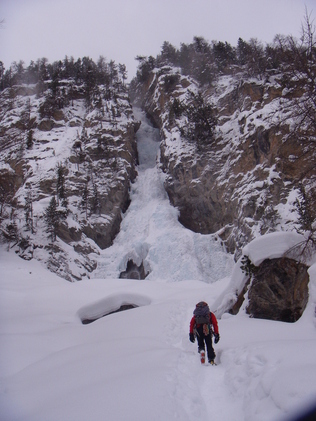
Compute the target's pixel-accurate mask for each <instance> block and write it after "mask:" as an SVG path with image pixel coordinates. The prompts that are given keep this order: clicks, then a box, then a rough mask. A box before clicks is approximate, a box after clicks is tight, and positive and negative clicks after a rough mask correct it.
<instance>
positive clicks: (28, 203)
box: [24, 190, 34, 234]
mask: <svg viewBox="0 0 316 421" xmlns="http://www.w3.org/2000/svg"><path fill="white" fill-rule="evenodd" d="M24 215H25V224H26V229H27V230H28V231H31V232H32V234H34V226H33V199H32V191H31V190H28V191H27V193H26V196H25V206H24Z"/></svg>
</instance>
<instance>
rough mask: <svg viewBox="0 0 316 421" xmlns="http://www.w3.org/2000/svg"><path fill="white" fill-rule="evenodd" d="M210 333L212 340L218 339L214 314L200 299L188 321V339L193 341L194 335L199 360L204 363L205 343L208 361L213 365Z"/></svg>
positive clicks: (213, 358) (216, 341)
mask: <svg viewBox="0 0 316 421" xmlns="http://www.w3.org/2000/svg"><path fill="white" fill-rule="evenodd" d="M212 335H214V342H215V343H216V344H217V343H218V341H219V338H220V336H219V332H218V325H217V320H216V317H215V315H214V314H213V313H212V312H211V311H210V309H209V306H208V304H207V303H206V302H204V301H201V302H199V303H197V304H196V307H195V309H194V311H193V317H192V319H191V322H190V334H189V339H190V341H191V342H192V343H194V342H195V337H196V338H197V343H198V352H199V353H200V356H201V362H202V363H204V360H203V359H204V358H205V357H204V356H205V344H206V349H207V357H208V362H209V363H210V364H211V365H215V361H214V360H215V357H216V354H215V352H214V349H213V345H212Z"/></svg>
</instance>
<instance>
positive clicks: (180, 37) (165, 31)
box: [0, 0, 316, 78]
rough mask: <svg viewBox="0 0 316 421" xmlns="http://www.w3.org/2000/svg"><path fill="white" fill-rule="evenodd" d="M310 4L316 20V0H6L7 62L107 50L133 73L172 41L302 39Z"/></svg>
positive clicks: (0, 36) (1, 3)
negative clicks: (146, 57)
mask: <svg viewBox="0 0 316 421" xmlns="http://www.w3.org/2000/svg"><path fill="white" fill-rule="evenodd" d="M305 5H306V7H307V9H308V11H309V12H312V16H313V17H315V14H316V0H0V20H2V19H4V20H5V23H4V25H2V28H1V29H0V60H1V61H2V62H3V63H4V65H5V67H6V68H8V67H9V66H10V64H11V63H12V62H13V61H19V60H23V61H24V62H25V64H26V65H28V64H29V62H30V60H36V59H38V58H41V57H47V58H48V59H49V61H54V60H59V59H63V58H64V57H65V55H68V56H73V57H74V58H75V59H77V58H78V57H83V56H89V57H91V58H93V59H94V60H96V59H97V58H98V57H99V56H100V55H103V56H104V57H106V59H107V60H111V59H113V60H115V61H116V62H117V63H124V64H126V66H127V69H128V71H129V78H132V77H133V76H134V74H135V71H136V65H137V63H136V61H135V60H134V58H135V57H136V55H153V56H156V55H157V54H158V53H159V52H160V48H161V45H162V44H163V42H164V41H169V42H171V43H172V44H173V45H174V46H175V47H179V46H180V43H181V42H184V43H190V42H191V41H192V40H193V37H194V36H203V37H204V38H205V39H206V40H208V41H212V40H217V41H228V42H229V43H231V44H232V45H236V43H237V40H238V38H239V37H241V38H243V39H244V40H245V41H248V40H249V39H250V38H257V39H258V40H260V41H263V42H271V41H272V40H273V38H274V36H275V35H276V34H284V35H289V34H292V35H294V36H297V37H299V35H300V29H301V23H302V21H303V18H304V14H305Z"/></svg>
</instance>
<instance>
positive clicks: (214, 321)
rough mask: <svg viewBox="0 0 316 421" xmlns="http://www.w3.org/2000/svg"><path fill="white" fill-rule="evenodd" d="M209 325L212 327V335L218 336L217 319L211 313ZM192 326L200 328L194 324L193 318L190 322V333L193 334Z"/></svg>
mask: <svg viewBox="0 0 316 421" xmlns="http://www.w3.org/2000/svg"><path fill="white" fill-rule="evenodd" d="M210 324H211V325H213V330H214V333H215V335H217V334H218V325H217V319H216V317H215V315H214V314H213V313H212V312H211V313H210ZM194 326H196V327H199V326H200V325H197V324H196V323H195V316H193V317H192V319H191V322H190V333H193V329H194Z"/></svg>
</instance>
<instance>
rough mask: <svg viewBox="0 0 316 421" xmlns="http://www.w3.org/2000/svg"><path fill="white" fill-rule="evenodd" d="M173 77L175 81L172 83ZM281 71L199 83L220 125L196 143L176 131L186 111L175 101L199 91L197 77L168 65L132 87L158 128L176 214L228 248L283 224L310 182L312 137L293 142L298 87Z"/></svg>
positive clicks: (237, 247)
mask: <svg viewBox="0 0 316 421" xmlns="http://www.w3.org/2000/svg"><path fill="white" fill-rule="evenodd" d="M172 77H173V78H174V80H175V81H177V83H175V84H174V85H173V86H172V88H170V86H169V85H168V86H166V80H168V78H169V79H170V78H172ZM282 77H283V75H282V74H279V75H275V76H274V77H273V78H271V80H269V78H267V79H266V80H261V79H255V78H252V79H251V80H247V76H245V75H244V74H243V73H242V72H240V73H238V72H237V73H236V74H228V75H222V76H218V78H217V80H216V81H215V82H214V83H213V85H212V86H209V87H207V88H201V92H202V95H203V98H204V100H205V102H206V103H209V104H212V105H213V106H214V108H215V109H216V113H217V117H218V124H217V127H216V130H215V135H214V137H213V138H210V141H209V142H204V143H203V144H200V145H198V144H196V143H194V142H192V141H190V140H188V139H186V138H185V136H183V135H182V134H181V128H183V125H184V124H185V118H184V117H183V116H175V114H174V106H173V104H174V102H175V100H177V101H178V102H180V103H181V104H186V103H187V99H186V93H187V92H188V90H191V91H193V92H197V90H198V89H199V87H198V84H197V82H195V81H194V79H192V78H190V77H189V76H184V75H182V74H181V73H180V72H179V70H178V69H176V68H172V67H168V66H165V67H163V68H160V69H155V70H154V71H153V72H152V73H151V75H150V77H149V78H148V80H147V82H146V83H143V84H141V86H139V87H137V86H136V89H135V91H134V95H133V97H134V100H135V102H136V103H137V104H138V105H141V106H142V107H143V108H144V109H145V110H146V112H147V113H148V115H149V116H150V117H151V119H152V121H154V123H155V124H156V125H157V126H158V127H159V128H160V131H161V137H162V142H161V167H162V169H163V171H164V172H165V173H166V179H165V180H166V181H165V188H166V191H167V193H168V195H169V199H170V202H171V203H172V204H173V205H174V206H175V207H177V208H178V209H179V213H180V216H179V221H180V222H181V223H182V224H183V225H184V226H185V227H187V228H189V229H191V230H193V231H195V232H200V233H202V234H210V233H217V234H218V235H220V237H221V239H222V240H223V241H224V243H225V245H226V247H227V250H228V251H230V252H232V253H233V252H236V251H237V253H238V250H240V249H241V247H242V246H244V245H245V244H246V243H248V242H249V241H250V240H252V239H253V238H255V237H256V236H257V235H262V234H265V233H268V232H273V231H275V230H277V229H280V228H281V229H283V227H284V229H288V227H289V226H290V225H291V224H292V223H293V222H292V220H288V219H287V218H286V213H287V212H285V209H289V208H291V207H292V208H293V202H291V195H292V193H293V192H294V191H295V190H296V189H297V188H298V185H299V183H300V182H301V183H303V184H304V185H305V186H307V188H308V186H312V185H313V183H314V181H315V177H316V166H315V165H314V164H315V149H314V148H312V142H310V143H308V142H307V143H305V144H304V143H303V142H298V141H297V131H296V132H291V128H290V126H289V123H288V121H287V120H286V118H285V115H286V113H288V112H289V110H290V109H291V107H294V106H295V101H294V100H293V98H294V97H295V98H296V99H297V98H299V97H300V96H301V95H302V91H301V90H300V88H297V90H296V91H295V90H294V92H292V94H291V95H289V94H288V93H287V91H286V90H283V89H282ZM311 135H313V136H314V135H315V133H314V134H311ZM303 137H304V136H303ZM307 151H309V152H307ZM306 152H307V153H306ZM287 214H288V213H287ZM289 224H290V225H289ZM236 257H238V256H236Z"/></svg>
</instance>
